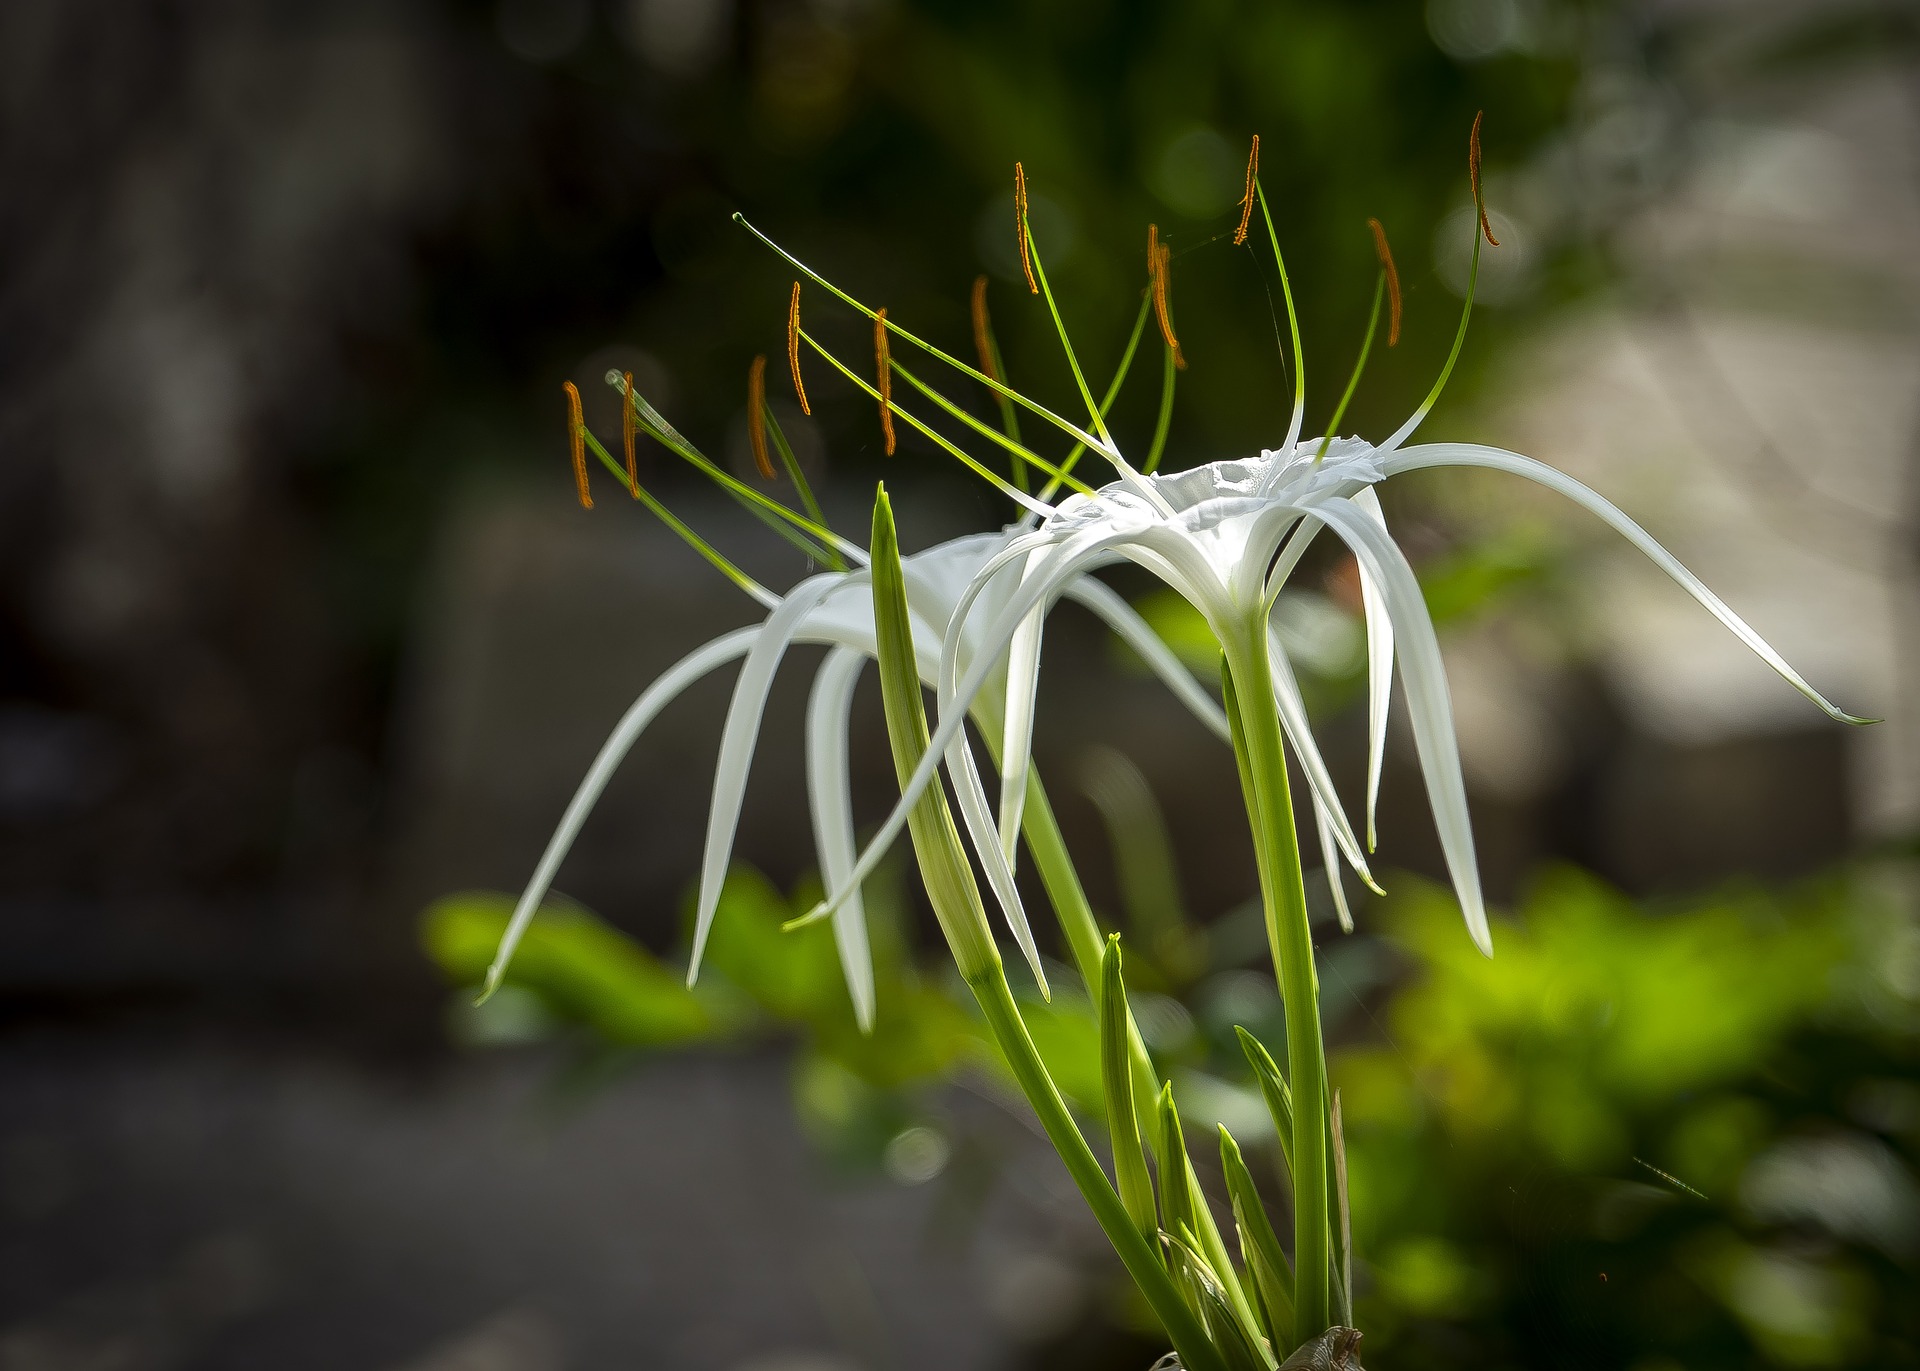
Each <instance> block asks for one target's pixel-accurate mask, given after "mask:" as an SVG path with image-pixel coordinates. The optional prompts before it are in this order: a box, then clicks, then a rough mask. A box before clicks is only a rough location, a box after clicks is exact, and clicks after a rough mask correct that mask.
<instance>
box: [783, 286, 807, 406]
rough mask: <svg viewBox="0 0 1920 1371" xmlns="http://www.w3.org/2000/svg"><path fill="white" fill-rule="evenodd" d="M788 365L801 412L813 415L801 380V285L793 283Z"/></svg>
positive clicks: (788, 306) (788, 305) (788, 316)
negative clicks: (791, 370)
mask: <svg viewBox="0 0 1920 1371" xmlns="http://www.w3.org/2000/svg"><path fill="white" fill-rule="evenodd" d="M787 365H788V366H789V367H791V368H792V369H793V393H794V394H795V395H796V396H798V397H799V400H800V412H801V413H802V414H808V415H810V414H812V413H813V407H812V406H811V405H809V404H808V403H807V387H806V383H805V382H803V381H802V380H801V379H800V283H799V282H798V281H795V282H794V283H793V299H792V300H791V301H789V302H788V304H787Z"/></svg>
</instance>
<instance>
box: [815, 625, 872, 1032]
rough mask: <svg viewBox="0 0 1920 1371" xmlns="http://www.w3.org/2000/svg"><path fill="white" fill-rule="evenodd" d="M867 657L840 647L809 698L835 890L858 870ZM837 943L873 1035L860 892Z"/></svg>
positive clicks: (822, 831)
mask: <svg viewBox="0 0 1920 1371" xmlns="http://www.w3.org/2000/svg"><path fill="white" fill-rule="evenodd" d="M866 664H867V658H866V654H864V653H862V652H858V651H855V650H854V649H853V648H849V647H837V648H835V649H834V650H833V651H831V652H829V653H828V654H827V659H826V661H824V662H822V663H821V665H820V670H819V672H818V673H816V674H815V676H814V678H813V693H812V695H811V696H810V697H809V698H808V700H807V790H808V792H809V796H810V798H811V801H812V804H811V806H810V808H811V809H812V811H813V844H814V850H815V851H816V852H817V853H818V854H819V857H820V879H821V882H822V883H823V884H824V885H825V886H826V887H827V889H829V890H831V889H833V888H834V887H835V886H837V885H839V884H840V883H841V882H842V881H844V880H845V879H846V878H847V873H848V872H850V871H852V870H853V858H854V842H853V788H852V785H851V783H850V780H849V777H848V775H847V720H848V715H849V714H850V713H851V712H852V709H853V690H854V687H855V686H856V685H857V684H858V683H859V681H860V669H861V668H862V667H864V666H865V665H866ZM833 940H834V943H835V945H836V946H837V947H838V948H839V950H840V969H841V971H842V973H843V974H844V975H845V976H846V978H847V993H848V995H850V996H851V997H852V999H853V1014H854V1018H856V1019H857V1020H859V1023H860V1031H861V1032H862V1033H871V1032H872V1031H873V1010H874V988H873V951H872V949H871V948H870V947H869V946H868V944H867V915H866V908H865V905H864V904H863V903H862V901H861V898H860V891H859V890H858V889H857V888H856V889H855V890H854V892H853V893H852V894H851V895H849V896H848V897H847V902H846V903H845V904H843V905H841V906H840V908H838V909H837V910H835V911H834V913H833Z"/></svg>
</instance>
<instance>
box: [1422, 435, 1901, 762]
mask: <svg viewBox="0 0 1920 1371" xmlns="http://www.w3.org/2000/svg"><path fill="white" fill-rule="evenodd" d="M1447 466H1468V467H1486V468H1489V469H1490V470H1493V471H1505V472H1509V473H1511V474H1512V475H1515V476H1524V477H1526V478H1527V479H1528V480H1530V481H1535V482H1538V483H1539V484H1540V485H1543V486H1545V487H1546V488H1547V489H1549V490H1553V491H1558V492H1559V493H1560V494H1562V495H1564V496H1566V497H1567V498H1568V499H1569V500H1572V501H1573V502H1574V503H1575V504H1577V505H1580V506H1582V507H1583V508H1585V509H1587V510H1589V511H1591V512H1592V513H1594V514H1596V515H1598V516H1599V517H1600V518H1601V519H1602V520H1603V521H1605V522H1606V523H1607V524H1608V525H1609V526H1611V527H1612V528H1613V529H1614V531H1615V532H1617V533H1619V534H1620V535H1621V536H1622V537H1624V538H1625V539H1626V540H1627V541H1628V542H1630V543H1632V544H1633V545H1634V546H1635V547H1637V548H1639V549H1640V551H1641V552H1643V553H1645V554H1646V556H1647V558H1648V560H1650V561H1651V562H1652V563H1653V564H1654V565H1655V566H1657V567H1659V568H1660V569H1661V570H1662V571H1664V572H1666V573H1667V575H1669V576H1671V577H1672V578H1673V579H1674V581H1676V582H1677V583H1678V584H1679V586H1680V588H1681V589H1683V590H1685V591H1686V592H1687V594H1689V595H1691V596H1693V598H1694V599H1696V600H1698V601H1699V602H1700V603H1701V605H1703V606H1704V607H1705V608H1706V610H1707V612H1708V613H1709V614H1711V615H1713V617H1714V618H1716V619H1718V620H1719V621H1720V622H1721V623H1722V624H1724V625H1725V626H1726V627H1727V629H1728V630H1729V631H1730V632H1731V633H1732V634H1733V636H1734V637H1736V638H1738V639H1739V640H1740V641H1741V642H1743V643H1745V644H1746V645H1747V647H1748V648H1749V649H1750V650H1751V651H1752V652H1753V654H1754V655H1755V656H1756V657H1758V658H1759V659H1760V660H1761V661H1763V662H1765V663H1766V664H1767V665H1768V666H1770V667H1772V668H1773V669H1774V670H1775V671H1776V672H1778V673H1779V674H1780V676H1781V677H1782V678H1783V679H1784V680H1785V681H1786V682H1787V683H1788V684H1789V685H1791V686H1792V687H1793V688H1794V689H1795V690H1797V691H1799V692H1800V693H1801V694H1802V695H1804V696H1806V697H1807V698H1808V699H1809V700H1811V701H1813V702H1814V703H1815V704H1816V705H1818V706H1820V708H1821V709H1823V710H1825V711H1826V713H1827V715H1828V717H1830V718H1833V719H1836V720H1838V721H1839V722H1841V723H1843V724H1871V723H1878V722H1879V720H1877V719H1863V718H1861V717H1860V716H1858V715H1855V714H1849V713H1847V712H1846V711H1845V710H1843V709H1840V708H1839V707H1838V706H1836V705H1834V704H1833V703H1832V702H1831V701H1829V700H1828V699H1827V697H1826V696H1824V695H1822V694H1821V693H1820V692H1819V691H1817V690H1815V689H1814V688H1813V687H1812V686H1811V685H1809V684H1808V683H1807V681H1806V680H1805V679H1804V678H1803V677H1802V676H1801V675H1800V673H1799V672H1797V671H1795V670H1794V669H1793V668H1792V667H1790V666H1788V665H1787V662H1786V659H1785V658H1784V657H1782V656H1781V655H1780V654H1779V653H1778V652H1775V651H1774V650H1773V647H1772V645H1771V644H1769V643H1768V642H1767V640H1766V639H1765V638H1762V637H1761V636H1760V635H1759V634H1758V633H1756V632H1754V631H1753V629H1752V628H1750V627H1749V626H1748V625H1747V621H1746V620H1744V619H1742V618H1741V617H1740V616H1739V615H1738V614H1735V613H1734V612H1733V610H1732V609H1730V608H1728V606H1727V603H1726V601H1724V600H1722V599H1721V598H1720V597H1719V596H1718V595H1715V594H1714V593H1713V592H1712V591H1711V590H1709V589H1707V587H1706V584H1705V583H1704V582H1702V581H1701V579H1700V578H1699V577H1698V576H1695V575H1694V574H1693V573H1692V572H1691V571H1688V570H1687V569H1686V567H1684V566H1682V565H1681V564H1680V559H1679V558H1677V557H1675V556H1674V555H1673V554H1672V553H1671V552H1668V551H1667V550H1666V549H1665V548H1664V547H1661V546H1660V544H1659V543H1658V542H1656V541H1655V540H1654V537H1653V535H1652V534H1650V533H1648V532H1647V531H1646V530H1645V529H1644V528H1641V527H1640V525H1639V524H1637V523H1635V522H1634V521H1633V520H1632V519H1630V518H1628V517H1627V516H1626V515H1625V514H1624V513H1622V512H1621V511H1620V510H1619V509H1618V508H1617V507H1616V506H1615V505H1614V504H1613V503H1612V502H1611V501H1610V500H1608V499H1607V498H1606V497H1605V496H1602V495H1600V494H1599V493H1597V492H1596V491H1593V490H1590V489H1588V488H1587V487H1586V486H1584V485H1582V484H1581V483H1580V482H1578V481H1576V480H1574V479H1573V477H1571V476H1568V475H1566V474H1565V473H1564V472H1559V471H1555V470H1554V469H1553V468H1552V467H1550V466H1548V465H1547V464H1546V463H1545V462H1537V461H1535V460H1534V459H1533V458H1531V457H1523V456H1521V455H1520V454H1519V453H1517V452H1508V451H1506V450H1505V449H1504V448H1494V447H1482V446H1481V445H1479V444H1478V443H1427V444H1422V445H1421V446H1419V447H1410V448H1407V449H1405V450H1404V451H1402V452H1398V453H1395V454H1394V455H1393V456H1391V457H1390V458H1388V459H1387V461H1386V463H1385V464H1384V469H1385V470H1386V471H1387V472H1389V473H1390V474H1398V473H1400V472H1403V471H1417V470H1419V469H1420V468H1422V467H1447Z"/></svg>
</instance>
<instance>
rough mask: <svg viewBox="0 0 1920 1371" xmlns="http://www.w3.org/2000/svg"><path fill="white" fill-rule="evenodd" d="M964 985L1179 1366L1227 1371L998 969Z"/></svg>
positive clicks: (1198, 1369)
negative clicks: (1091, 1142) (1103, 1165)
mask: <svg viewBox="0 0 1920 1371" xmlns="http://www.w3.org/2000/svg"><path fill="white" fill-rule="evenodd" d="M967 986H968V988H969V989H971V990H972V991H973V995H974V998H975V999H976V1000H978V1001H979V1004H980V1010H981V1012H982V1013H983V1014H985V1015H986V1019H987V1027H988V1028H989V1029H991V1030H992V1032H993V1037H994V1041H995V1042H997V1043H998V1044H999V1045H1000V1051H1001V1053H1002V1054H1003V1055H1004V1056H1005V1057H1006V1059H1007V1065H1008V1066H1009V1067H1011V1068H1012V1069H1013V1078H1014V1080H1015V1081H1017V1082H1019V1085H1020V1089H1021V1092H1022V1093H1023V1094H1025V1095H1026V1097H1027V1103H1028V1104H1030V1105H1031V1106H1032V1107H1033V1112H1034V1113H1035V1115H1037V1116H1038V1117H1039V1120H1040V1126H1041V1127H1042V1128H1043V1129H1045V1130H1046V1134H1047V1140H1048V1141H1049V1142H1051V1143H1052V1144H1053V1149H1054V1151H1056V1152H1058V1153H1059V1154H1060V1160H1061V1161H1063V1162H1065V1163H1066V1166H1067V1174H1069V1175H1070V1176H1072V1177H1073V1183H1074V1184H1075V1185H1076V1186H1078V1187H1079V1188H1080V1194H1081V1196H1082V1197H1083V1198H1085V1200H1086V1202H1087V1207H1088V1208H1090V1209H1091V1210H1093V1216H1094V1218H1095V1219H1097V1220H1099V1223H1100V1227H1101V1228H1102V1229H1104V1230H1105V1231H1106V1234H1107V1238H1108V1240H1109V1241H1111V1242H1112V1243H1113V1246H1114V1250H1115V1251H1117V1252H1118V1253H1119V1254H1120V1260H1121V1262H1122V1263H1123V1264H1124V1265H1125V1266H1126V1268H1127V1274H1129V1275H1130V1276H1132V1277H1133V1279H1134V1283H1135V1284H1137V1285H1138V1286H1139V1287H1140V1292H1141V1293H1142V1294H1143V1295H1145V1296H1146V1297H1147V1303H1148V1304H1150V1305H1151V1306H1152V1307H1153V1312H1154V1313H1155V1314H1156V1315H1157V1316H1158V1317H1159V1319H1160V1322H1161V1323H1162V1324H1163V1325H1164V1326H1165V1327H1166V1330H1167V1336H1169V1337H1170V1338H1172V1339H1173V1345H1174V1347H1175V1348H1177V1349H1178V1350H1179V1353H1180V1361H1181V1364H1182V1365H1183V1366H1185V1367H1187V1368H1188V1369H1189V1371H1226V1363H1225V1362H1224V1361H1223V1360H1222V1359H1221V1357H1220V1355H1219V1353H1218V1352H1217V1351H1216V1350H1215V1349H1214V1346H1213V1344H1212V1342H1211V1341H1210V1340H1209V1339H1208V1337H1207V1334H1206V1330H1205V1328H1203V1327H1202V1326H1201V1323H1200V1321H1199V1319H1198V1318H1197V1317H1196V1316H1195V1315H1194V1312H1193V1311H1192V1310H1191V1309H1189V1308H1188V1307H1187V1305H1186V1303H1185V1301H1183V1300H1182V1299H1181V1298H1180V1293H1179V1291H1178V1290H1177V1289H1176V1288H1175V1287H1174V1284H1173V1280H1172V1278H1171V1277H1170V1276H1168V1274H1167V1270H1166V1268H1165V1267H1164V1266H1162V1265H1161V1264H1160V1258H1159V1255H1158V1254H1157V1253H1155V1252H1154V1250H1153V1248H1152V1247H1150V1246H1148V1244H1147V1240H1146V1238H1145V1237H1144V1236H1143V1235H1142V1234H1141V1232H1140V1230H1139V1229H1138V1228H1136V1227H1134V1224H1133V1220H1132V1219H1131V1218H1130V1217H1129V1216H1128V1214H1127V1210H1126V1206H1125V1205H1123V1204H1122V1203H1121V1202H1120V1196H1119V1194H1118V1192H1116V1191H1115V1190H1114V1188H1113V1185H1112V1183H1111V1182H1110V1181H1108V1180H1107V1173H1106V1172H1105V1171H1103V1170H1101V1169H1100V1162H1099V1160H1098V1159H1097V1158H1096V1157H1095V1156H1094V1155H1093V1149H1092V1148H1090V1147H1088V1146H1087V1140H1086V1139H1085V1138H1084V1137H1082V1136H1081V1134H1080V1129H1079V1126H1078V1125H1077V1124H1075V1123H1074V1121H1073V1116H1072V1115H1071V1114H1069V1113H1068V1112H1067V1105H1066V1101H1065V1100H1063V1099H1061V1098H1060V1092H1059V1091H1058V1090H1057V1089H1056V1088H1055V1087H1054V1084H1053V1078H1052V1077H1051V1076H1049V1075H1048V1074H1047V1069H1046V1067H1045V1066H1044V1065H1043V1064H1042V1063H1041V1061H1040V1054H1039V1052H1037V1051H1036V1050H1035V1049H1034V1046H1033V1039H1032V1038H1030V1037H1029V1036H1028V1035H1027V1025H1026V1023H1025V1021H1024V1020H1022V1019H1021V1017H1020V1007H1019V1006H1018V1005H1017V1004H1015V1003H1014V1000H1013V992H1012V991H1011V990H1009V989H1008V988H1007V978H1006V974H1005V972H1004V971H1001V970H999V969H998V968H995V969H991V970H987V971H984V972H982V973H980V974H978V975H974V976H969V977H968V978H967Z"/></svg>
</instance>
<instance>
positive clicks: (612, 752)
mask: <svg viewBox="0 0 1920 1371" xmlns="http://www.w3.org/2000/svg"><path fill="white" fill-rule="evenodd" d="M759 637H760V627H759V625H757V624H756V625H754V626H752V627H750V628H738V629H735V630H734V631H733V632H731V633H727V634H723V635H721V636H720V637H718V638H715V639H714V640H713V641H712V642H710V643H708V644H706V645H705V646H704V647H699V648H696V649H694V650H693V651H692V652H690V653H688V654H687V655H686V656H685V657H682V658H681V659H680V660H679V661H678V662H676V663H674V664H673V665H672V666H671V667H669V668H668V669H667V670H666V671H665V672H663V673H662V674H661V675H660V676H659V677H658V678H657V679H656V680H655V681H654V683H653V684H652V685H650V686H648V687H647V688H646V689H645V690H644V691H642V692H641V695H640V698H639V699H637V700H635V701H634V702H633V704H632V706H631V707H629V708H628V710H627V712H626V713H625V714H623V715H621V716H620V722H619V723H617V724H615V725H614V726H613V732H612V733H610V734H608V735H607V741H606V742H605V743H603V744H601V747H600V755H599V756H597V757H595V758H594V759H593V765H592V766H590V767H588V768H587V774H586V775H585V776H584V777H582V778H581V781H580V786H579V788H578V789H577V790H575V791H574V793H573V800H572V802H571V803H569V804H568V805H567V810H566V813H565V814H563V815H562V816H561V818H560V826H559V827H558V828H556V829H555V830H554V832H553V837H552V838H550V839H549V840H548V841H547V850H546V851H545V852H544V853H542V854H541V857H540V864H539V865H538V866H536V867H535V868H534V870H533V879H532V880H530V881H528V882H527V888H526V889H525V890H524V891H523V892H521V895H520V903H519V904H518V905H516V906H515V907H514V911H513V918H512V919H511V920H509V921H508V923H507V929H506V932H505V933H504V934H503V935H502V936H501V938H500V950H499V951H497V952H495V953H494V954H493V965H492V966H490V967H488V968H487V981H486V991H485V993H486V994H489V995H490V994H492V993H493V991H494V990H495V989H496V988H497V987H498V986H499V984H500V978H501V977H502V976H504V975H505V974H506V970H507V963H508V962H510V961H512V960H513V953H514V949H515V948H517V947H519V945H520V939H521V938H522V937H523V936H525V934H526V931H527V925H528V924H529V923H531V922H532V921H533V915H534V911H535V910H537V909H539V908H540V901H542V900H543V899H545V898H546V895H547V891H548V890H549V889H550V888H551V887H552V885H553V878H554V876H555V875H556V874H557V873H558V872H559V870H560V863H561V862H562V861H563V860H565V858H566V855H567V851H568V849H570V848H571V847H572V846H573V842H574V839H575V838H577V837H579V836H580V829H581V826H582V825H584V824H585V823H586V821H587V815H589V814H591V813H592V812H593V807H594V805H596V804H597V803H599V800H600V794H601V792H602V791H604V790H605V789H606V788H607V783H608V782H609V781H611V780H612V779H613V773H614V772H615V771H617V770H619V768H620V763H621V762H622V761H624V760H626V756H627V752H628V750H629V749H631V748H632V747H633V745H634V742H635V741H636V740H637V739H638V738H639V737H640V735H641V734H642V733H644V732H646V729H647V725H648V724H650V723H652V722H653V720H654V717H655V716H656V715H658V714H659V713H660V711H661V710H662V709H665V708H666V707H667V705H668V704H669V703H670V702H671V701H672V700H673V699H674V697H676V696H677V695H679V694H680V692H681V691H683V690H685V689H686V688H687V687H688V686H690V685H692V684H693V683H694V682H695V681H697V680H699V679H700V678H701V677H702V676H704V675H706V674H707V673H708V672H709V671H712V670H713V669H714V668H715V667H717V666H720V665H722V664H724V663H726V662H730V661H732V660H733V659H734V658H736V657H741V656H744V655H746V653H747V652H748V651H749V650H750V649H751V648H752V647H753V645H754V643H755V641H756V640H757V639H758V638H759Z"/></svg>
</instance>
